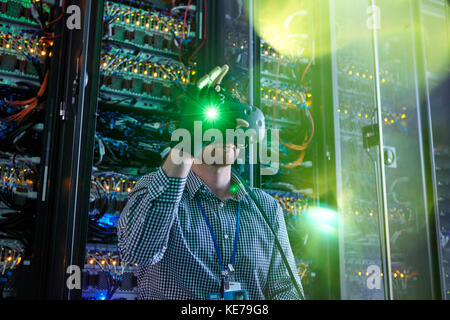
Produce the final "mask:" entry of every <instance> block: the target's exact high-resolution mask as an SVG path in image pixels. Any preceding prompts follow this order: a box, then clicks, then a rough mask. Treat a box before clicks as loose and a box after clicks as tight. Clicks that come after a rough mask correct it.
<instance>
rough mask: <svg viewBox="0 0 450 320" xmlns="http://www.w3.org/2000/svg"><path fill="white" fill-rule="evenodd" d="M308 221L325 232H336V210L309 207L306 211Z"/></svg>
mask: <svg viewBox="0 0 450 320" xmlns="http://www.w3.org/2000/svg"><path fill="white" fill-rule="evenodd" d="M306 214H307V216H308V220H309V222H310V223H311V224H312V225H313V226H315V227H316V228H318V229H320V230H321V231H323V232H325V233H335V232H336V222H337V212H336V211H334V210H330V209H328V208H323V207H317V208H310V209H308V210H307V212H306Z"/></svg>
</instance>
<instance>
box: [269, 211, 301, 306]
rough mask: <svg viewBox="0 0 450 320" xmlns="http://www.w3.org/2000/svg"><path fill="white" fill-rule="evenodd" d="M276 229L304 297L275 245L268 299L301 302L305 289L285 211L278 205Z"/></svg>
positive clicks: (270, 269)
mask: <svg viewBox="0 0 450 320" xmlns="http://www.w3.org/2000/svg"><path fill="white" fill-rule="evenodd" d="M275 221H276V222H275V225H274V229H275V230H276V231H277V237H278V240H279V241H280V244H281V247H282V248H283V252H284V254H285V255H286V258H287V260H288V262H289V264H290V266H291V270H292V273H293V274H294V277H295V280H296V282H297V284H298V286H299V288H300V290H301V291H302V296H301V297H299V295H298V293H297V290H296V289H295V287H294V284H293V283H292V281H291V278H290V277H289V273H288V271H287V269H286V266H285V264H284V262H283V259H282V258H281V255H280V251H279V250H278V247H277V246H276V245H275V243H274V245H273V246H274V248H273V252H272V259H271V262H270V268H269V276H268V281H267V287H266V292H267V296H266V298H267V299H268V300H299V299H304V295H303V288H302V285H301V283H300V278H299V276H298V272H297V268H296V266H295V260H294V255H293V253H292V249H291V245H290V243H289V238H288V234H287V230H286V223H285V221H284V215H283V209H282V208H281V206H280V205H279V204H278V203H277V214H276V217H275Z"/></svg>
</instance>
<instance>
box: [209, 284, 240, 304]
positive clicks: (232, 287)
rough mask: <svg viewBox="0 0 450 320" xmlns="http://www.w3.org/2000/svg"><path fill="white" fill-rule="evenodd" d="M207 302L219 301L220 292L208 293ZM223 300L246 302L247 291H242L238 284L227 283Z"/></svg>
mask: <svg viewBox="0 0 450 320" xmlns="http://www.w3.org/2000/svg"><path fill="white" fill-rule="evenodd" d="M208 299H209V300H221V299H220V292H217V293H210V294H209V295H208ZM223 299H224V300H248V297H247V290H242V287H241V283H240V282H229V283H228V288H225V291H224V295H223Z"/></svg>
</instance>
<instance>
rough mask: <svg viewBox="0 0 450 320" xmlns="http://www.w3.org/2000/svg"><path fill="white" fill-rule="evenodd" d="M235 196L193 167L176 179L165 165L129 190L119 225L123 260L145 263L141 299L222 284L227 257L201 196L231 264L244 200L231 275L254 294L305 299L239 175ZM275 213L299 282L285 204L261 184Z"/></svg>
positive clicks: (261, 195) (262, 196) (186, 295)
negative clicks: (219, 190)
mask: <svg viewBox="0 0 450 320" xmlns="http://www.w3.org/2000/svg"><path fill="white" fill-rule="evenodd" d="M232 184H235V185H237V186H239V189H238V191H237V192H236V193H235V194H234V196H233V197H232V198H229V199H227V200H225V201H221V200H220V199H218V198H217V197H216V196H215V195H214V194H213V193H212V192H211V191H210V189H209V188H208V187H207V186H206V185H205V184H204V182H203V181H202V180H201V179H200V178H199V177H198V176H197V175H196V174H195V173H193V172H192V170H191V172H190V173H189V175H188V177H187V178H169V177H167V175H166V174H165V173H164V171H163V170H162V169H161V168H159V169H158V170H157V171H155V172H153V173H151V174H148V175H146V176H143V177H142V178H141V179H140V180H139V181H138V182H137V183H136V186H135V188H134V189H133V191H132V192H131V193H130V196H129V200H128V203H127V205H126V206H125V208H124V210H123V212H122V214H121V216H120V219H119V222H118V224H117V229H118V237H119V250H120V254H121V257H122V259H123V260H124V261H126V262H127V263H130V264H137V265H138V287H139V292H140V298H141V299H163V300H181V299H188V300H202V299H207V298H208V294H209V293H215V292H219V291H220V274H221V273H220V271H221V268H220V264H219V259H218V257H217V253H216V251H215V248H214V243H213V240H212V237H211V233H210V231H209V228H208V225H207V223H206V221H205V219H204V217H203V215H202V213H201V211H200V208H199V207H198V204H197V201H196V199H197V198H196V197H198V199H200V201H201V203H202V206H203V208H204V209H205V213H206V216H207V217H208V219H209V220H210V222H211V225H212V228H213V231H214V234H215V236H216V238H217V242H218V246H219V249H220V252H221V255H222V261H223V263H224V265H225V266H226V265H228V263H229V262H230V259H231V256H232V253H233V246H234V238H235V231H236V219H237V211H238V202H239V201H241V217H240V230H239V241H238V246H237V253H236V258H235V263H234V269H235V271H234V273H233V278H232V279H231V280H232V281H237V282H240V283H241V286H242V289H245V290H247V295H248V298H249V299H250V300H263V299H269V300H275V299H283V300H290V299H300V298H303V297H299V296H298V294H297V292H296V290H295V288H294V286H293V284H292V282H291V280H290V277H289V274H288V272H287V269H286V267H285V265H284V263H283V261H282V258H281V255H280V253H279V251H278V249H277V247H276V245H275V242H274V237H273V234H272V233H271V231H270V229H269V227H268V226H267V224H266V222H265V221H264V218H263V217H262V215H261V214H260V213H259V212H258V209H257V207H256V205H255V204H254V202H253V201H252V199H251V198H250V196H249V195H248V194H247V192H246V190H245V188H244V187H242V185H241V183H240V181H239V180H238V178H237V177H236V176H234V175H232ZM254 191H255V192H254V193H255V195H256V197H257V199H258V200H259V201H260V203H261V205H262V208H263V209H264V211H265V212H266V214H267V215H268V217H269V219H270V220H271V223H272V226H273V227H274V230H276V232H277V236H278V239H279V241H280V243H281V245H282V247H283V251H284V252H285V254H286V256H287V258H288V261H289V263H290V266H291V269H292V271H293V273H294V275H295V277H296V280H297V283H298V285H299V287H300V288H302V287H301V283H300V279H299V277H298V272H296V270H297V269H296V267H295V262H294V257H293V254H292V250H291V247H290V244H289V239H288V235H287V231H286V225H285V222H284V216H283V211H282V209H281V206H280V205H279V203H278V202H277V201H276V200H275V199H274V198H273V197H271V196H270V195H268V194H267V193H265V192H263V191H262V190H259V189H254Z"/></svg>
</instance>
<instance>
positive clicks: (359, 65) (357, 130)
mask: <svg viewBox="0 0 450 320" xmlns="http://www.w3.org/2000/svg"><path fill="white" fill-rule="evenodd" d="M330 3H331V7H330V15H331V20H330V24H331V28H332V31H331V32H332V33H331V39H332V40H331V41H332V59H333V71H332V72H333V95H334V104H335V105H334V116H335V137H336V138H335V139H336V159H337V160H336V161H337V164H336V165H337V168H336V170H337V173H336V174H337V179H338V181H337V183H338V195H337V197H338V210H339V217H340V219H339V225H340V227H339V247H340V260H341V262H340V263H341V266H340V268H341V271H340V272H341V297H342V299H383V298H384V297H385V292H384V290H385V287H384V283H383V282H384V281H383V276H384V274H383V268H382V254H381V252H382V251H381V250H380V245H381V243H382V242H381V241H380V239H381V235H382V231H381V230H380V228H379V225H380V224H379V221H380V216H381V215H382V211H381V210H380V209H379V207H380V206H379V203H380V201H381V200H380V197H379V196H378V195H379V190H378V189H379V188H377V186H378V181H379V175H378V172H377V170H378V169H377V168H378V157H377V154H376V148H377V147H376V144H377V139H376V137H375V140H374V141H372V140H371V139H367V141H366V143H367V145H365V144H364V142H363V132H366V133H370V132H372V131H373V125H374V124H375V122H376V117H375V110H376V105H375V90H374V88H375V74H374V65H373V58H374V57H373V46H372V30H371V29H370V28H369V27H368V22H370V21H371V17H373V15H372V12H371V11H370V10H371V7H370V1H353V0H344V1H343V0H338V1H330ZM375 126H376V125H375Z"/></svg>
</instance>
